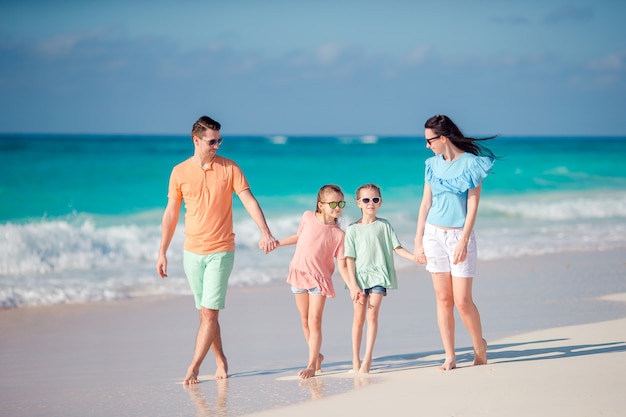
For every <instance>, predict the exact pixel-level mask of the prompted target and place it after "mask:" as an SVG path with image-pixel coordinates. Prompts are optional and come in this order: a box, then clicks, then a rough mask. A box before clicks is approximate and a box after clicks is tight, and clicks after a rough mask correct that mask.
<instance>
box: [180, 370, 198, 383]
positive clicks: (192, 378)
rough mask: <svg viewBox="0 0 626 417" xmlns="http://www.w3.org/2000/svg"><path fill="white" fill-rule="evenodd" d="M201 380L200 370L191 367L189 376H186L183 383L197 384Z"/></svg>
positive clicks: (188, 372)
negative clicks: (199, 377)
mask: <svg viewBox="0 0 626 417" xmlns="http://www.w3.org/2000/svg"><path fill="white" fill-rule="evenodd" d="M199 383H200V380H199V379H198V370H196V369H193V368H189V369H188V370H187V376H185V381H184V382H183V385H195V384H199Z"/></svg>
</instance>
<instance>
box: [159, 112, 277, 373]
mask: <svg viewBox="0 0 626 417" xmlns="http://www.w3.org/2000/svg"><path fill="white" fill-rule="evenodd" d="M220 128H221V125H220V124H219V123H218V122H217V121H215V120H213V119H211V118H210V117H208V116H202V117H201V118H199V119H198V121H196V122H195V123H194V125H193V128H192V130H191V139H192V141H193V145H194V153H193V156H192V157H191V158H189V159H187V160H186V161H184V162H181V163H180V164H178V165H176V166H175V167H174V169H173V170H172V173H171V176H170V182H169V188H168V194H167V197H168V201H167V206H166V208H165V212H164V213H163V221H162V231H161V245H160V247H159V258H158V261H157V264H156V269H157V273H158V274H159V275H160V276H161V278H166V277H167V258H166V252H167V249H168V247H169V245H170V242H171V240H172V236H173V235H174V231H175V230H176V225H177V223H178V214H179V212H180V207H181V204H182V203H183V201H184V202H185V243H184V253H183V265H184V270H185V275H186V276H187V280H188V281H189V285H190V287H191V291H192V292H193V295H194V298H195V302H196V308H197V309H198V310H199V311H200V326H199V328H198V333H197V336H196V344H195V350H194V354H193V359H192V361H191V364H190V365H189V368H188V370H187V375H186V376H185V381H184V384H185V385H190V384H197V383H199V380H198V373H199V372H200V365H201V364H202V361H203V360H204V358H205V356H206V354H207V353H208V351H209V348H212V349H213V353H214V355H215V362H216V366H217V369H216V372H215V377H216V378H217V379H224V378H228V362H227V360H226V356H225V355H224V351H223V350H222V337H221V333H220V325H219V322H218V314H219V310H221V309H223V308H224V302H225V299H226V289H227V286H228V278H229V276H230V273H231V271H232V269H233V264H234V255H235V234H234V233H233V210H232V201H233V193H235V194H237V196H238V197H239V199H240V200H241V202H242V203H243V206H244V208H245V209H246V211H247V212H248V214H249V215H250V217H251V218H252V220H253V221H254V222H255V223H256V225H257V226H258V228H259V230H260V231H261V234H262V236H261V240H260V241H259V247H260V248H261V250H263V251H264V252H265V253H268V252H270V251H272V250H274V249H275V248H276V246H277V245H278V242H277V241H276V239H274V237H273V236H272V233H271V232H270V230H269V228H268V226H267V222H266V220H265V216H264V215H263V211H262V210H261V207H260V206H259V203H258V202H257V200H256V198H255V197H254V196H253V195H252V192H251V191H250V185H249V184H248V181H247V179H246V177H245V176H244V174H243V172H242V171H241V169H240V168H239V166H237V164H236V163H235V162H234V161H231V160H229V159H226V158H224V157H221V156H218V155H217V150H218V149H219V146H220V144H221V143H222V140H223V139H222V137H221V136H220Z"/></svg>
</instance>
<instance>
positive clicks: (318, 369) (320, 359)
mask: <svg viewBox="0 0 626 417" xmlns="http://www.w3.org/2000/svg"><path fill="white" fill-rule="evenodd" d="M322 362H324V355H322V354H321V353H320V354H319V356H318V357H317V364H316V365H315V373H318V372H322Z"/></svg>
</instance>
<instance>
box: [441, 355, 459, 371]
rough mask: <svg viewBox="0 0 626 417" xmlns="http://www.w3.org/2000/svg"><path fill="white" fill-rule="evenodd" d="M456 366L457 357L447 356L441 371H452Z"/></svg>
mask: <svg viewBox="0 0 626 417" xmlns="http://www.w3.org/2000/svg"><path fill="white" fill-rule="evenodd" d="M454 368H456V358H446V360H445V361H444V362H443V364H442V365H441V366H440V367H439V370H440V371H451V370H453V369H454Z"/></svg>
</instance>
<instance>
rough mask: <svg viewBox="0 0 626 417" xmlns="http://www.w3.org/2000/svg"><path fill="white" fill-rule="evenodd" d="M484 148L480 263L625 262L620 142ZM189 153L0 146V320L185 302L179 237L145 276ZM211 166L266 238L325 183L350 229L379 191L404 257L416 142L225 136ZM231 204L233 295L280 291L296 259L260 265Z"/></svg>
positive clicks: (47, 139)
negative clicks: (162, 271) (63, 309)
mask: <svg viewBox="0 0 626 417" xmlns="http://www.w3.org/2000/svg"><path fill="white" fill-rule="evenodd" d="M485 145H487V146H488V147H489V148H490V149H491V150H492V151H493V152H494V153H495V154H496V155H498V156H499V157H500V159H499V160H497V161H496V164H495V165H494V169H493V171H494V172H493V174H492V175H490V176H488V177H487V179H486V180H485V181H484V184H483V193H482V198H481V202H480V210H479V216H478V220H477V224H476V234H477V239H478V245H479V259H482V260H490V259H507V258H511V257H520V256H536V255H545V254H551V253H558V252H577V251H606V250H622V249H624V250H625V251H624V253H625V255H626V137H609V138H607V137H499V138H497V139H495V140H492V141H489V142H486V143H485ZM192 151H193V147H192V143H191V140H190V138H189V136H120V135H115V136H105V135H7V134H5V135H0V201H1V202H0V308H24V307H31V306H41V305H54V304H65V303H90V302H99V301H106V300H117V299H127V298H136V297H145V296H153V295H168V294H189V292H188V289H187V283H186V280H185V277H184V274H183V272H182V244H183V228H184V225H183V224H180V225H179V227H178V230H177V233H176V235H175V237H174V239H173V241H172V244H171V246H170V250H169V252H168V259H169V273H170V274H169V275H170V277H169V278H168V279H166V280H161V279H160V278H159V277H158V276H157V275H156V272H155V262H156V255H157V249H158V245H159V240H160V222H161V215H162V211H163V208H164V207H165V204H166V200H167V183H168V178H169V174H170V171H171V168H172V167H173V166H174V165H175V164H177V163H179V162H181V161H182V160H184V159H186V158H188V157H189V156H191V153H192ZM219 153H220V154H221V155H223V156H225V157H227V158H232V159H234V160H235V161H236V162H237V163H238V164H239V165H240V166H241V168H242V169H243V171H244V173H245V174H246V176H247V177H248V180H249V182H250V184H251V187H252V192H253V193H254V195H255V196H256V197H257V199H258V200H259V202H260V204H261V206H262V208H263V210H264V212H265V215H266V217H267V220H268V224H269V225H270V228H271V230H272V232H273V234H274V236H275V237H277V238H280V237H284V236H287V235H290V234H293V233H295V232H296V230H297V227H298V222H299V219H300V216H301V215H302V213H303V211H304V210H310V209H313V208H314V207H315V199H316V194H317V191H318V189H319V188H320V186H322V185H323V184H327V183H335V184H338V185H340V186H341V187H342V188H343V190H344V192H345V199H346V200H347V202H348V205H347V206H346V209H345V210H344V216H343V219H342V221H341V225H342V226H343V227H345V226H347V225H348V224H349V223H350V222H352V221H354V220H356V219H357V218H358V217H359V211H358V210H357V208H356V204H355V202H354V198H355V197H354V191H355V189H356V188H357V187H358V186H359V185H361V184H364V183H370V182H373V183H376V184H378V185H379V186H380V187H381V188H382V197H383V206H382V207H381V209H380V211H379V215H380V217H384V218H386V219H388V220H389V221H390V222H391V223H392V225H393V226H394V229H395V230H396V233H397V234H398V236H399V238H400V241H401V242H402V243H403V245H404V246H406V247H407V248H408V249H409V250H413V239H414V233H415V222H416V218H417V209H418V205H419V202H420V199H421V194H422V190H423V179H424V160H425V159H426V158H428V157H429V156H431V155H432V152H431V151H430V150H429V149H427V148H426V147H425V142H424V138H423V137H384V136H380V137H377V136H358V135H355V136H337V137H330V136H325V137H312V136H306V137H302V136H301V137H292V136H237V137H229V136H226V137H225V140H224V143H223V144H222V145H221V147H220V150H219ZM235 200H236V202H235V225H234V227H235V233H236V243H237V252H236V261H235V270H234V271H233V274H232V276H231V281H230V285H231V286H255V285H265V284H268V283H272V282H282V281H284V280H285V279H286V276H287V268H288V264H289V261H290V259H291V256H292V254H293V248H279V249H277V250H276V251H275V252H272V253H270V254H269V255H265V254H264V253H262V252H260V251H259V249H258V246H257V242H258V239H259V232H258V230H257V228H256V226H255V225H254V223H253V222H252V221H251V220H250V218H249V217H248V216H247V214H246V213H245V211H244V210H243V208H242V206H241V204H240V203H239V201H238V200H237V199H235ZM182 218H183V217H182V216H181V221H182ZM624 258H625V259H626V256H625V257H624ZM396 266H397V267H398V268H399V269H401V268H406V267H408V266H409V264H407V262H405V261H404V260H399V261H398V262H397V264H396ZM478 275H480V265H479V270H478ZM505 275H506V274H503V279H505V278H506V276H505Z"/></svg>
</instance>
